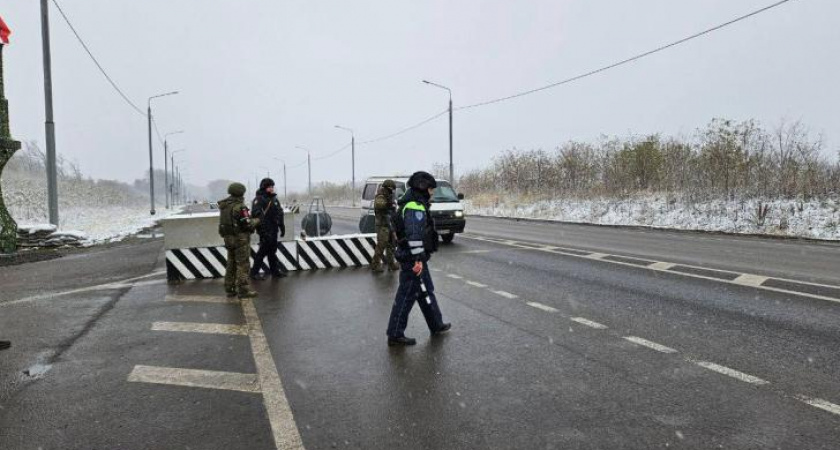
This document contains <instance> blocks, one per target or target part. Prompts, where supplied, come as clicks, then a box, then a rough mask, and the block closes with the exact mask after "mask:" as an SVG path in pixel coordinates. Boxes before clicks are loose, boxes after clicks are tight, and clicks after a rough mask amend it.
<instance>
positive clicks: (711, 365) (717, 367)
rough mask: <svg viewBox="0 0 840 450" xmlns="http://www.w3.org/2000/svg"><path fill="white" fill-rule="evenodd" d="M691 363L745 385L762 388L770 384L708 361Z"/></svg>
mask: <svg viewBox="0 0 840 450" xmlns="http://www.w3.org/2000/svg"><path fill="white" fill-rule="evenodd" d="M692 362H694V363H695V364H697V365H698V366H700V367H703V368H704V369H709V370H711V371H713V372H717V373H719V374H722V375H726V376H728V377H732V378H735V379H736V380H739V381H743V382H745V383H750V384H755V385H758V386H763V385H765V384H770V382H769V381H766V380H762V379H761V378H758V377H754V376H752V375H750V374H746V373H744V372H740V371H738V370H735V369H730V368H729V367H726V366H721V365H720V364H715V363H713V362H709V361H692Z"/></svg>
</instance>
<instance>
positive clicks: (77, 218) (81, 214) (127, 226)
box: [18, 206, 177, 245]
mask: <svg viewBox="0 0 840 450" xmlns="http://www.w3.org/2000/svg"><path fill="white" fill-rule="evenodd" d="M176 212H177V210H174V209H170V210H166V209H164V208H160V209H159V210H158V211H157V212H156V215H154V216H151V215H149V207H148V206H146V207H133V208H132V207H120V206H108V207H102V208H67V209H64V210H59V217H60V222H61V226H60V227H59V232H58V233H57V234H61V235H67V234H75V235H77V236H79V237H81V238H82V240H83V241H84V242H85V244H86V245H94V244H99V243H106V242H116V241H120V240H122V239H125V238H126V237H127V236H131V235H132V234H136V233H137V232H139V231H140V230H142V229H144V228H148V227H151V226H152V225H154V223H155V222H156V221H157V220H160V219H162V218H164V217H168V216H170V215H172V214H175V213H176ZM18 226H19V227H20V228H30V229H31V227H33V226H35V227H36V229H37V228H43V227H44V226H49V225H45V224H41V223H39V224H32V223H19V224H18Z"/></svg>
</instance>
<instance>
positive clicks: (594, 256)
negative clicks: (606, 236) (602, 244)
mask: <svg viewBox="0 0 840 450" xmlns="http://www.w3.org/2000/svg"><path fill="white" fill-rule="evenodd" d="M607 256H610V255H608V254H606V253H590V254H588V255H586V256H585V258H589V259H604V258H606V257H607Z"/></svg>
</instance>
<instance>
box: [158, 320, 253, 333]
mask: <svg viewBox="0 0 840 450" xmlns="http://www.w3.org/2000/svg"><path fill="white" fill-rule="evenodd" d="M152 330H153V331H177V332H185V333H206V334H228V335H233V336H247V335H248V330H247V328H246V327H245V326H243V325H229V324H225V323H197V322H155V323H153V324H152Z"/></svg>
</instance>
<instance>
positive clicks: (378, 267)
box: [370, 264, 385, 273]
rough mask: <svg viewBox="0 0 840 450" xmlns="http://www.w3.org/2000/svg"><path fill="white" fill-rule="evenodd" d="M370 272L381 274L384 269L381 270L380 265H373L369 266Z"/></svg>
mask: <svg viewBox="0 0 840 450" xmlns="http://www.w3.org/2000/svg"><path fill="white" fill-rule="evenodd" d="M370 271H371V272H373V273H382V272H384V271H385V269H383V268H382V266H380V265H376V266H374V265H373V264H371V265H370Z"/></svg>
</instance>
